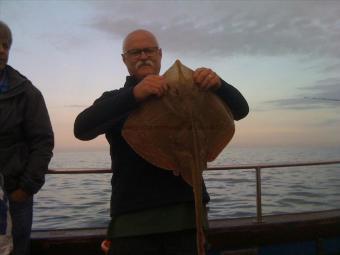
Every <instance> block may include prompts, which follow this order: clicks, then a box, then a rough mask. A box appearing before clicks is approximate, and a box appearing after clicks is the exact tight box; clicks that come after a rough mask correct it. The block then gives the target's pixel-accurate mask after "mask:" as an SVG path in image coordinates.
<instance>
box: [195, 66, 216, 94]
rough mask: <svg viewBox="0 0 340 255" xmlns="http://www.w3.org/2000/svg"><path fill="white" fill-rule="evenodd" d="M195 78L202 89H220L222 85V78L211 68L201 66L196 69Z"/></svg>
mask: <svg viewBox="0 0 340 255" xmlns="http://www.w3.org/2000/svg"><path fill="white" fill-rule="evenodd" d="M193 79H194V82H195V84H196V85H197V86H198V87H200V88H202V89H206V90H207V89H218V88H219V87H220V86H221V79H220V77H218V75H217V74H216V73H215V72H214V71H213V70H211V69H209V68H205V67H201V68H198V69H196V70H195V71H194V74H193Z"/></svg>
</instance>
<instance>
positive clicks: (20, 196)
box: [10, 188, 30, 202]
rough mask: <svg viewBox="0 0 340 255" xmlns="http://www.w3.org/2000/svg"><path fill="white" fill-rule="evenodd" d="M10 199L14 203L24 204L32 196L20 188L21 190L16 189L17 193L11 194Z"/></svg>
mask: <svg viewBox="0 0 340 255" xmlns="http://www.w3.org/2000/svg"><path fill="white" fill-rule="evenodd" d="M10 197H11V199H12V200H13V201H14V202H24V201H25V200H27V199H28V198H29V197H30V195H29V194H27V193H26V192H25V191H24V190H22V189H20V188H19V189H16V190H15V191H13V192H12V193H11V194H10Z"/></svg>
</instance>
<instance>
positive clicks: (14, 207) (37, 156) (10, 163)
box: [0, 21, 54, 255]
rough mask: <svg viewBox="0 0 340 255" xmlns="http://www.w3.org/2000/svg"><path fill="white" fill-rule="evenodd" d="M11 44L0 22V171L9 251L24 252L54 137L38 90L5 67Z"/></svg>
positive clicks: (22, 254) (6, 30) (5, 27)
mask: <svg viewBox="0 0 340 255" xmlns="http://www.w3.org/2000/svg"><path fill="white" fill-rule="evenodd" d="M11 45H12V33H11V30H10V29H9V27H8V25H7V24H5V23H4V22H2V21H0V174H2V175H3V176H4V181H5V191H6V192H7V193H8V194H9V208H10V213H11V217H12V223H13V228H12V232H13V243H14V250H13V253H12V255H27V254H29V250H30V234H31V227H32V217H33V195H34V194H35V193H37V192H38V191H39V190H40V188H41V187H42V185H43V184H44V182H45V173H46V171H47V168H48V164H49V162H50V159H51V157H52V150H53V146H54V136H53V131H52V126H51V122H50V118H49V115H48V112H47V108H46V105H45V102H44V98H43V96H42V94H41V92H40V91H39V90H38V89H37V88H36V87H34V86H33V84H32V83H31V82H30V81H29V80H28V79H27V78H26V77H25V76H23V75H22V74H20V73H19V72H18V71H17V70H15V69H14V68H12V67H11V66H9V65H7V62H8V58H9V52H10V48H11Z"/></svg>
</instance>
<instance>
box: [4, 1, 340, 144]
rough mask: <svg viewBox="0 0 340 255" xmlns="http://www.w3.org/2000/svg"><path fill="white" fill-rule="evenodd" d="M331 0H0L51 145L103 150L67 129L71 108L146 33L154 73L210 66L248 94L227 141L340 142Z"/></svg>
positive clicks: (110, 74) (335, 8) (16, 58)
mask: <svg viewBox="0 0 340 255" xmlns="http://www.w3.org/2000/svg"><path fill="white" fill-rule="evenodd" d="M339 13H340V1H308V0H303V1H274V0H272V1H269V0H267V1H256V0H255V1H168V2H164V1H133V2H128V1H124V2H123V1H122V2H120V1H65V0H64V1H13V0H11V1H6V0H5V1H4V0H0V19H1V20H3V21H5V22H6V23H7V24H8V25H9V26H10V27H11V29H12V32H13V36H14V42H13V46H12V49H11V53H10V60H9V64H10V65H12V66H13V67H14V68H16V69H18V70H19V71H20V72H22V73H23V74H24V75H26V76H27V77H28V78H29V79H30V80H31V81H32V82H33V83H34V84H35V85H36V86H37V87H38V88H39V89H40V90H41V91H42V92H43V94H44V96H45V100H46V102H47V105H48V109H49V112H50V116H51V119H52V122H53V123H52V124H53V127H54V131H55V135H56V150H66V149H77V150H82V149H92V148H94V147H95V148H106V147H107V146H106V145H105V144H106V143H105V141H104V139H103V138H98V139H96V140H94V141H92V142H81V141H77V140H76V139H75V138H74V137H73V131H72V130H73V122H74V119H75V117H76V115H77V114H78V113H79V112H80V111H82V110H83V109H84V108H85V107H86V106H89V105H90V104H92V103H93V101H94V100H95V99H96V98H97V97H99V96H100V95H101V94H102V93H103V92H104V91H107V90H112V89H116V88H119V87H121V86H122V85H123V83H124V80H125V76H126V75H127V71H126V69H125V66H124V65H123V63H122V61H121V56H120V54H121V44H122V40H123V38H124V37H125V35H126V34H127V33H129V32H130V31H132V30H135V29H137V28H145V29H149V30H150V31H152V32H154V33H155V34H156V36H157V37H158V39H159V42H160V46H161V47H162V49H163V65H162V71H161V72H162V73H163V72H164V71H165V70H166V69H167V68H168V67H170V65H171V64H172V63H173V62H174V61H175V60H176V59H180V60H181V61H182V62H183V63H184V64H185V65H186V66H188V67H190V68H192V69H195V68H198V67H201V66H205V67H210V68H212V69H213V70H214V71H216V72H217V73H218V74H219V75H220V76H221V77H222V78H223V79H224V80H226V81H227V82H229V83H231V84H232V85H234V86H235V87H237V88H238V89H239V90H240V91H241V92H242V94H243V95H244V96H245V97H246V99H247V100H248V102H249V105H250V108H251V112H250V114H249V116H248V117H247V118H246V119H244V120H241V121H239V122H238V123H237V127H236V135H235V138H234V140H233V141H232V146H254V147H256V146H316V147H324V146H334V147H340V135H339V130H340V72H339V70H340V50H339V45H340V15H339Z"/></svg>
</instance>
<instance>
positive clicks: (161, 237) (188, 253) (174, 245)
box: [109, 230, 197, 255]
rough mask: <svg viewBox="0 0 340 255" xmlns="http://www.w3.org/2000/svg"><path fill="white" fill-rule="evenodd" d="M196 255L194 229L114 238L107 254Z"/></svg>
mask: <svg viewBox="0 0 340 255" xmlns="http://www.w3.org/2000/svg"><path fill="white" fill-rule="evenodd" d="M134 254H148V255H197V246H196V230H185V231H178V232H169V233H161V234H152V235H144V236H134V237H122V238H114V239H113V240H112V244H111V247H110V250H109V255H134Z"/></svg>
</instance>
